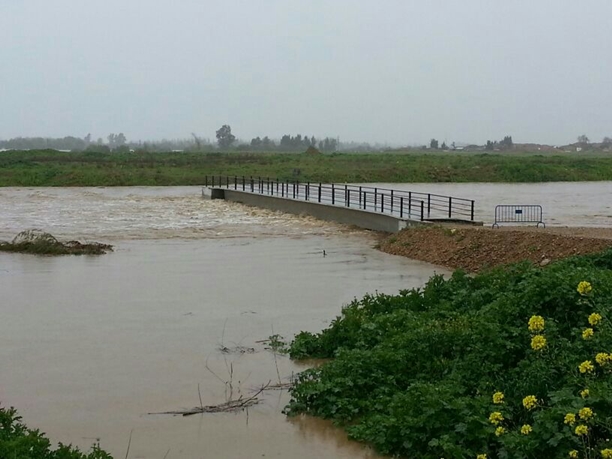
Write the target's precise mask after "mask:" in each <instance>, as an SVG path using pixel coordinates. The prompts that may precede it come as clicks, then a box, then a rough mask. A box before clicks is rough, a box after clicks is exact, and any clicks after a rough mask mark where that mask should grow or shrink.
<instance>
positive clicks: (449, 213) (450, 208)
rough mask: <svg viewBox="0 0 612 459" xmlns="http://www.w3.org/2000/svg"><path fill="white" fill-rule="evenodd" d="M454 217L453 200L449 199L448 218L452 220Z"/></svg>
mask: <svg viewBox="0 0 612 459" xmlns="http://www.w3.org/2000/svg"><path fill="white" fill-rule="evenodd" d="M452 215H453V198H452V197H449V198H448V218H451V216H452Z"/></svg>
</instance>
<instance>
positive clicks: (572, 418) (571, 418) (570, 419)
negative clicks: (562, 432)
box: [563, 413, 576, 426]
mask: <svg viewBox="0 0 612 459" xmlns="http://www.w3.org/2000/svg"><path fill="white" fill-rule="evenodd" d="M563 424H567V425H568V426H573V425H574V424H576V415H575V414H574V413H567V414H566V415H565V419H563Z"/></svg>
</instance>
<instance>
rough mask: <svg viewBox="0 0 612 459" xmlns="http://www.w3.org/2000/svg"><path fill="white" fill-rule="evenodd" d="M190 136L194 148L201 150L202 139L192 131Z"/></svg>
mask: <svg viewBox="0 0 612 459" xmlns="http://www.w3.org/2000/svg"><path fill="white" fill-rule="evenodd" d="M191 136H192V137H193V141H194V142H195V145H196V149H197V150H201V149H202V140H201V139H200V138H199V137H198V136H197V135H195V134H194V133H193V132H192V133H191Z"/></svg>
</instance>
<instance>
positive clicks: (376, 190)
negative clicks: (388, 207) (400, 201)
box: [374, 188, 378, 212]
mask: <svg viewBox="0 0 612 459" xmlns="http://www.w3.org/2000/svg"><path fill="white" fill-rule="evenodd" d="M376 210H378V188H374V212H376Z"/></svg>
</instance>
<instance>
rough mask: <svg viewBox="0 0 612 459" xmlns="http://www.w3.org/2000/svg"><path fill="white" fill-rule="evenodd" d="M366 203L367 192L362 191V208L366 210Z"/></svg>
mask: <svg viewBox="0 0 612 459" xmlns="http://www.w3.org/2000/svg"><path fill="white" fill-rule="evenodd" d="M367 203H368V192H367V191H364V192H363V210H366V205H367Z"/></svg>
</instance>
